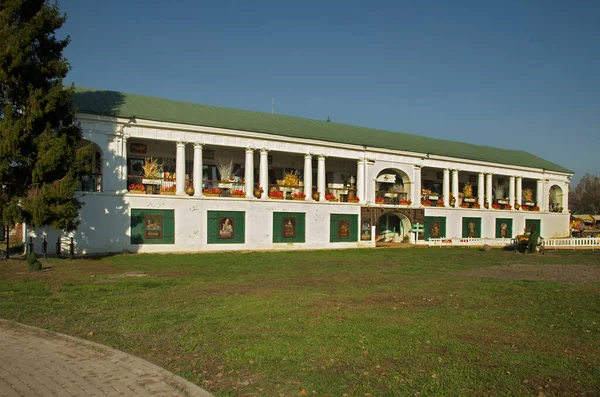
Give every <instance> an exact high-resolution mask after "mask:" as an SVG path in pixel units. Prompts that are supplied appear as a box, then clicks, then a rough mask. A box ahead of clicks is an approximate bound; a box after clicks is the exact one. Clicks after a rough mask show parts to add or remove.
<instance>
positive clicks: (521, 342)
mask: <svg viewBox="0 0 600 397" xmlns="http://www.w3.org/2000/svg"><path fill="white" fill-rule="evenodd" d="M43 264H44V267H45V268H50V270H49V271H43V272H33V273H32V272H28V271H27V268H26V264H24V262H20V261H5V262H3V263H2V265H1V266H0V317H3V318H8V319H13V320H16V321H19V322H23V323H26V324H30V325H36V326H40V327H44V328H49V329H52V330H55V331H59V332H63V333H67V334H71V335H74V336H79V337H84V338H88V339H92V340H94V341H96V342H99V343H103V344H107V345H109V346H112V347H115V348H117V349H121V350H124V351H127V352H130V353H132V354H135V355H137V356H140V357H143V358H146V359H148V360H149V361H151V362H153V363H155V364H157V365H159V366H163V367H165V368H167V369H169V370H170V371H173V372H175V373H176V374H178V375H180V376H183V377H185V378H187V379H189V380H190V381H192V382H195V383H197V384H199V385H201V386H203V387H205V388H206V389H208V390H210V391H211V392H213V393H214V394H215V395H217V396H254V395H269V396H279V395H285V396H295V395H299V393H301V392H302V391H303V390H304V391H305V392H306V394H307V395H329V396H338V395H339V396H341V395H347V396H365V395H374V396H375V395H385V396H394V395H398V396H405V395H413V394H415V393H417V392H419V393H420V395H432V396H455V395H486V396H487V395H531V394H535V395H537V394H539V393H540V392H542V393H544V395H546V396H548V395H561V396H563V395H595V394H596V393H597V391H598V390H600V369H599V368H600V282H598V281H599V280H600V278H596V277H598V276H597V275H599V274H600V255H598V253H597V252H582V251H576V252H560V251H559V252H551V253H549V254H547V255H544V256H537V255H529V256H524V255H521V254H515V253H514V252H504V251H500V250H492V251H491V252H483V251H478V250H475V249H396V250H395V249H385V250H384V249H381V250H374V249H370V250H348V251H314V252H272V253H266V252H265V253H258V252H252V253H249V252H243V253H219V254H197V255H117V256H111V257H105V258H95V259H75V260H67V259H62V260H61V259H46V260H44V261H43ZM557 269H558V270H557ZM561 274H562V275H564V276H561ZM574 274H578V275H579V276H578V277H573V275H574ZM574 281H576V282H574ZM313 392H314V393H313Z"/></svg>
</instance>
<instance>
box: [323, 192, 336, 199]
mask: <svg viewBox="0 0 600 397" xmlns="http://www.w3.org/2000/svg"><path fill="white" fill-rule="evenodd" d="M325 200H335V195H334V194H332V193H329V194H328V195H326V196H325Z"/></svg>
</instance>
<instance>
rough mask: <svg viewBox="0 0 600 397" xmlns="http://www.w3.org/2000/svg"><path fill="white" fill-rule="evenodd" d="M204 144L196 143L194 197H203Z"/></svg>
mask: <svg viewBox="0 0 600 397" xmlns="http://www.w3.org/2000/svg"><path fill="white" fill-rule="evenodd" d="M202 168H203V166H202V144H201V143H194V197H202Z"/></svg>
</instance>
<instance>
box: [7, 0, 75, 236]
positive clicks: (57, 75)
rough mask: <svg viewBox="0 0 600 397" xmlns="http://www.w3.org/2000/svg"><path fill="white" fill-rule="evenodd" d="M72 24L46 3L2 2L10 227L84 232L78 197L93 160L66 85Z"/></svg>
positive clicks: (33, 0) (28, 0) (70, 89)
mask: <svg viewBox="0 0 600 397" xmlns="http://www.w3.org/2000/svg"><path fill="white" fill-rule="evenodd" d="M65 20H66V16H65V15H61V13H60V10H59V9H58V6H56V5H51V4H50V3H49V2H48V1H45V0H0V49H1V50H0V132H1V136H0V189H1V190H0V210H1V211H2V221H3V223H4V224H14V223H17V222H22V221H25V222H27V223H28V224H31V225H33V226H34V227H39V226H43V225H50V226H52V227H53V228H55V229H65V230H73V229H74V228H76V227H77V223H78V222H77V218H78V212H79V209H80V208H81V203H80V202H79V200H77V199H76V198H75V197H74V193H75V190H76V188H77V185H78V181H79V179H80V175H81V173H82V172H83V171H84V170H83V166H82V164H84V162H85V156H86V155H87V153H86V149H85V148H80V147H78V145H79V143H80V141H81V129H80V128H79V126H78V125H74V124H73V119H74V116H75V109H74V108H73V104H72V96H73V92H74V89H73V87H65V86H63V78H64V77H65V76H66V74H67V72H68V71H69V64H68V63H67V60H66V59H65V58H64V57H63V55H62V52H63V50H64V49H65V47H66V46H67V44H68V43H69V38H68V37H67V38H66V39H64V40H59V39H58V38H57V37H56V36H55V32H56V30H57V29H59V28H60V27H61V26H62V25H63V23H64V22H65Z"/></svg>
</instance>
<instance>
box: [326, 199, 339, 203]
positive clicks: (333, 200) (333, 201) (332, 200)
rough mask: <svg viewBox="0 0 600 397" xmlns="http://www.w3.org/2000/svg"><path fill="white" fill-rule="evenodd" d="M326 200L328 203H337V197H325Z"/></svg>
mask: <svg viewBox="0 0 600 397" xmlns="http://www.w3.org/2000/svg"><path fill="white" fill-rule="evenodd" d="M327 201H329V202H330V203H337V201H338V200H337V199H327Z"/></svg>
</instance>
